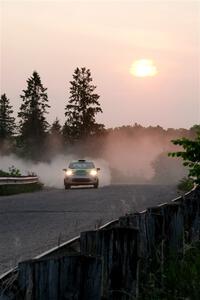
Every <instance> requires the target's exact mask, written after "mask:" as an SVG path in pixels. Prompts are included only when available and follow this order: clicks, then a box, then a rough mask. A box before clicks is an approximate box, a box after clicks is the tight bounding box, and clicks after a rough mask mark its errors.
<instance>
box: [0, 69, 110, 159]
mask: <svg viewBox="0 0 200 300" xmlns="http://www.w3.org/2000/svg"><path fill="white" fill-rule="evenodd" d="M95 89H96V86H95V85H93V83H92V77H91V72H90V70H89V69H86V68H76V70H75V71H74V74H73V80H72V81H71V82H70V96H69V100H68V101H67V103H66V106H65V111H64V112H63V113H64V114H65V123H64V125H63V126H61V124H60V121H59V120H58V119H57V118H56V119H55V121H54V122H53V124H51V125H50V124H49V123H48V121H47V118H46V116H47V114H48V113H49V110H50V105H49V101H48V94H47V88H45V87H44V86H43V84H42V81H41V78H40V76H39V74H38V73H37V72H36V71H34V72H33V74H32V76H31V77H30V78H28V80H27V86H26V88H25V89H24V90H23V91H22V94H21V95H20V98H21V106H20V110H19V112H18V122H16V120H15V118H14V117H13V109H12V105H11V103H10V100H9V99H8V97H7V96H6V94H3V95H2V96H1V99H0V151H1V154H2V155H5V154H9V153H11V152H12V153H13V152H14V153H16V154H17V155H18V156H21V157H23V158H27V159H31V160H36V161H38V160H43V159H48V158H50V157H51V156H52V155H54V154H56V153H59V152H63V151H66V150H69V148H70V147H71V146H72V145H74V144H76V143H77V142H82V141H85V140H86V139H88V138H90V137H94V136H98V135H101V134H103V132H104V125H103V124H98V123H97V122H96V120H95V117H96V114H98V113H102V109H101V106H100V104H99V102H98V99H99V95H98V94H97V93H95ZM47 153H48V155H47Z"/></svg>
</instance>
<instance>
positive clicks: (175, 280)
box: [139, 242, 200, 300]
mask: <svg viewBox="0 0 200 300" xmlns="http://www.w3.org/2000/svg"><path fill="white" fill-rule="evenodd" d="M162 278H163V281H162V284H161V282H160V280H158V278H157V276H156V274H154V273H151V274H150V275H149V280H148V283H147V284H146V285H145V286H143V287H142V292H141V294H140V298H139V299H140V300H184V299H185V300H186V299H187V300H199V299H200V284H199V282H200V242H197V243H195V244H194V245H190V246H188V249H187V251H186V252H185V255H184V256H183V258H182V259H180V258H178V257H171V258H170V259H168V261H167V262H166V263H165V266H164V272H163V274H162Z"/></svg>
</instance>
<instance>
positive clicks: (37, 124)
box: [18, 71, 50, 160]
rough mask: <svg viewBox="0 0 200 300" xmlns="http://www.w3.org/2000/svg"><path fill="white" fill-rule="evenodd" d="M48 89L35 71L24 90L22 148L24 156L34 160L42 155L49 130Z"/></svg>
mask: <svg viewBox="0 0 200 300" xmlns="http://www.w3.org/2000/svg"><path fill="white" fill-rule="evenodd" d="M46 91H47V89H46V88H44V87H43V85H42V82H41V79H40V76H39V74H38V73H37V72H36V71H34V72H33V74H32V76H31V77H30V78H29V79H28V80H27V89H26V90H23V95H21V96H20V97H21V98H22V104H21V107H20V112H19V113H18V117H19V118H20V139H19V140H20V147H21V149H22V152H23V155H25V156H26V157H28V158H32V159H34V160H38V159H39V158H40V154H42V151H43V147H44V143H45V138H46V133H47V129H48V127H49V124H48V122H47V121H46V118H45V114H47V109H48V108H49V107H50V106H49V105H48V96H47V93H46Z"/></svg>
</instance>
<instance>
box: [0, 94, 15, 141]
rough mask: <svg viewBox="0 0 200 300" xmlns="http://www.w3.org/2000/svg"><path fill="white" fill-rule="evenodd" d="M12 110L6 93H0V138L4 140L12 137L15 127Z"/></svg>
mask: <svg viewBox="0 0 200 300" xmlns="http://www.w3.org/2000/svg"><path fill="white" fill-rule="evenodd" d="M12 114H13V110H12V106H11V105H10V100H9V99H8V98H7V96H6V94H3V95H1V99H0V140H1V142H4V141H5V140H8V139H9V138H11V137H12V135H13V134H14V129H15V118H14V117H12Z"/></svg>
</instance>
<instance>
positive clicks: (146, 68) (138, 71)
mask: <svg viewBox="0 0 200 300" xmlns="http://www.w3.org/2000/svg"><path fill="white" fill-rule="evenodd" d="M130 73H131V74H132V75H133V76H136V77H147V76H155V75H156V74H157V68H156V66H155V65H154V62H153V61H152V60H150V59H140V60H136V61H135V62H134V63H133V64H132V66H131V69H130Z"/></svg>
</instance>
